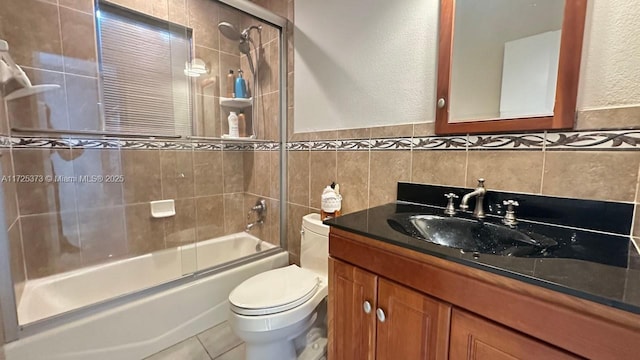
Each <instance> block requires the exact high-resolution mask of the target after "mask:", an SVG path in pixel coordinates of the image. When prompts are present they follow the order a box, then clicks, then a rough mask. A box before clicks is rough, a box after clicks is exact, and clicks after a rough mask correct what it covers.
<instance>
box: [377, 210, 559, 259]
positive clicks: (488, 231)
mask: <svg viewBox="0 0 640 360" xmlns="http://www.w3.org/2000/svg"><path fill="white" fill-rule="evenodd" d="M388 223H389V225H390V226H391V227H392V228H393V229H395V230H396V231H399V232H401V233H404V234H406V235H410V236H413V237H415V238H419V239H422V240H425V241H428V242H431V243H434V244H438V245H442V246H447V247H451V248H456V249H460V250H462V251H468V252H474V253H483V254H496V255H505V256H526V255H531V254H535V253H541V252H543V251H544V250H545V249H546V248H549V247H551V246H555V245H557V243H556V242H555V241H554V240H552V239H549V238H547V237H544V236H541V235H537V234H526V233H524V232H521V231H519V230H517V229H514V228H510V227H507V226H502V225H497V224H493V223H489V222H485V221H479V220H471V219H465V218H458V217H442V216H436V215H410V214H396V215H395V216H394V217H392V218H390V219H388Z"/></svg>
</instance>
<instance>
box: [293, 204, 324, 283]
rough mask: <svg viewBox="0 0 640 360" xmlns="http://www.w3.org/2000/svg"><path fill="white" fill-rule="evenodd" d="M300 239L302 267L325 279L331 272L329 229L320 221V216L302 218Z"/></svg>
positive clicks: (310, 215) (313, 215) (311, 215)
mask: <svg viewBox="0 0 640 360" xmlns="http://www.w3.org/2000/svg"><path fill="white" fill-rule="evenodd" d="M301 234H302V238H301V239H300V267H302V268H304V269H308V270H311V271H313V272H315V273H318V274H320V275H322V276H324V277H327V276H328V272H329V227H328V226H327V225H324V224H323V223H322V221H321V220H320V214H308V215H305V216H304V217H303V218H302V231H301Z"/></svg>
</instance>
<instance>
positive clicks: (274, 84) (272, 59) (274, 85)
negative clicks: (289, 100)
mask: <svg viewBox="0 0 640 360" xmlns="http://www.w3.org/2000/svg"><path fill="white" fill-rule="evenodd" d="M269 70H270V72H271V91H279V90H280V43H279V42H278V41H272V42H271V43H270V44H269Z"/></svg>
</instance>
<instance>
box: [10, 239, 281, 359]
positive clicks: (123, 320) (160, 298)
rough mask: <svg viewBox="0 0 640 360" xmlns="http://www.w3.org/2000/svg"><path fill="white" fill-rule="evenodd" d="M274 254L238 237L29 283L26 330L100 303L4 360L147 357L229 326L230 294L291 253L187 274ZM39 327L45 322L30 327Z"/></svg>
mask: <svg viewBox="0 0 640 360" xmlns="http://www.w3.org/2000/svg"><path fill="white" fill-rule="evenodd" d="M273 248H274V245H272V244H269V243H266V242H264V241H261V240H259V239H258V238H256V237H254V236H252V235H250V234H247V233H238V234H233V235H228V236H224V237H221V238H216V239H211V240H207V241H203V242H198V243H197V244H190V245H185V246H181V247H178V248H173V249H167V250H162V251H158V252H154V253H152V254H146V255H142V256H138V257H134V258H130V259H125V260H120V261H114V262H111V263H108V264H103V265H98V266H92V267H87V268H83V269H79V270H76V271H72V272H67V273H63V274H58V275H53V276H49V277H46V278H42V279H37V280H32V281H28V282H27V284H26V285H25V288H24V292H23V295H22V298H21V300H20V303H19V305H18V318H19V320H20V323H21V324H26V323H32V322H37V321H38V320H41V319H44V318H46V317H49V316H52V315H56V314H61V313H64V312H67V311H69V310H73V309H78V308H82V307H85V306H87V305H90V304H95V303H100V302H102V304H101V305H97V306H96V305H94V306H92V308H90V309H88V310H87V309H83V310H80V312H82V311H84V313H83V314H81V315H78V314H74V316H71V317H72V319H71V320H70V321H67V322H64V323H62V322H61V321H58V322H59V323H60V324H59V325H57V326H49V327H48V328H47V329H46V330H44V331H41V332H38V333H35V334H33V335H30V336H26V337H22V338H21V339H20V340H17V341H14V342H12V343H9V344H7V345H6V346H5V355H6V358H7V360H14V359H15V360H21V359H29V360H32V359H34V360H35V359H47V360H54V359H69V360H72V359H78V360H80V359H82V360H93V359H95V360H99V359H141V358H143V357H145V356H148V355H150V354H153V353H155V352H157V351H159V350H162V349H164V348H166V347H168V346H170V345H172V344H175V343H177V342H179V341H181V340H183V339H186V338H188V337H190V336H193V335H195V334H197V333H199V332H201V331H204V330H206V329H208V328H210V327H212V326H215V325H217V324H219V323H221V322H223V321H225V320H226V317H227V309H228V305H227V298H228V296H229V293H230V292H231V290H233V288H234V287H235V286H237V285H238V284H240V283H241V282H242V281H244V280H245V279H247V278H249V277H251V276H253V275H255V274H258V273H261V272H264V271H267V270H270V269H274V268H277V267H282V266H285V265H287V264H288V255H287V253H286V252H282V251H280V252H278V251H277V250H274V251H272V252H270V253H269V256H266V257H264V258H260V259H257V260H254V261H250V262H242V263H241V264H239V265H237V266H228V269H226V270H224V271H219V272H214V273H213V274H211V275H206V274H205V275H200V276H194V275H191V276H188V277H187V278H190V280H192V281H185V279H184V276H183V275H184V274H191V273H194V272H197V271H199V270H203V269H208V268H211V267H216V266H223V267H224V265H223V264H229V263H230V262H232V261H235V260H237V259H239V258H243V257H246V256H248V255H253V254H258V253H260V252H263V251H267V250H269V249H273ZM179 278H182V279H181V280H182V281H181V282H182V283H181V284H179V285H177V286H167V285H164V286H163V285H160V287H164V289H161V290H160V291H155V292H153V291H152V292H153V294H151V295H139V294H137V295H136V294H134V295H129V298H127V297H122V296H123V295H126V294H131V293H135V292H136V291H139V290H141V289H147V288H153V287H157V285H159V284H165V283H167V282H169V281H172V280H175V279H179ZM178 281H180V280H178ZM118 297H121V298H120V299H117V300H115V301H106V300H108V299H114V298H118ZM113 303H115V305H114V304H113ZM58 320H62V319H58ZM39 325H46V322H45V323H43V324H35V325H32V326H31V327H36V326H39ZM27 328H29V327H27ZM23 335H24V333H23Z"/></svg>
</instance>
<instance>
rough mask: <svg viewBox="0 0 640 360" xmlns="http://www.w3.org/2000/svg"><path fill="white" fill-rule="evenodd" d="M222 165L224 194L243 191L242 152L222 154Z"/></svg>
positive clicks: (224, 152) (225, 152)
mask: <svg viewBox="0 0 640 360" xmlns="http://www.w3.org/2000/svg"><path fill="white" fill-rule="evenodd" d="M222 162H223V164H224V192H225V193H237V192H243V191H244V152H243V151H226V150H224V151H223V152H222Z"/></svg>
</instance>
